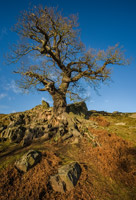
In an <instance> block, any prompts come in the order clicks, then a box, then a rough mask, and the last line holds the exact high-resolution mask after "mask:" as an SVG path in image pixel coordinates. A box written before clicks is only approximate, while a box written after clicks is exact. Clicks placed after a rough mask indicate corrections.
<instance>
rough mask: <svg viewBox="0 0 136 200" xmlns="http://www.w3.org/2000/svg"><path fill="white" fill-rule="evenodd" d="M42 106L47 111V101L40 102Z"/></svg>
mask: <svg viewBox="0 0 136 200" xmlns="http://www.w3.org/2000/svg"><path fill="white" fill-rule="evenodd" d="M42 106H43V107H44V108H45V109H47V108H49V107H50V105H49V103H48V102H47V101H44V100H42Z"/></svg>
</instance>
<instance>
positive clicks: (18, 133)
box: [1, 126, 25, 143]
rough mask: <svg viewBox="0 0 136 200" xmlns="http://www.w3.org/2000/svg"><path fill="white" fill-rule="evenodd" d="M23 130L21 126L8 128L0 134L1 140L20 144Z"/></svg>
mask: <svg viewBox="0 0 136 200" xmlns="http://www.w3.org/2000/svg"><path fill="white" fill-rule="evenodd" d="M24 133H25V128H24V127H22V126H15V127H9V128H7V129H5V130H4V131H3V132H2V133H1V137H2V138H7V139H9V140H10V141H11V142H17V143H18V142H20V141H21V140H22V138H23V137H24Z"/></svg>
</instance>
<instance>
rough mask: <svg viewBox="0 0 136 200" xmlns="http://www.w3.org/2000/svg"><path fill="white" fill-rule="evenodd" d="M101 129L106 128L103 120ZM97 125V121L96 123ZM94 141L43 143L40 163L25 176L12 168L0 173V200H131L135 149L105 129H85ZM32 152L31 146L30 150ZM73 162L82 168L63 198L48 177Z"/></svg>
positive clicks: (135, 180)
mask: <svg viewBox="0 0 136 200" xmlns="http://www.w3.org/2000/svg"><path fill="white" fill-rule="evenodd" d="M103 120H104V122H103V123H102V120H99V121H101V125H104V126H107V125H109V123H108V122H106V119H103ZM96 121H98V119H96ZM88 130H89V132H90V133H91V134H92V135H93V136H94V141H95V143H93V142H92V141H89V140H88V138H86V137H83V138H82V139H80V140H79V142H78V143H77V144H68V143H65V142H63V143H59V144H56V143H55V142H53V141H50V142H45V143H43V144H42V145H43V147H44V148H42V160H41V162H40V163H38V164H37V165H36V166H35V167H34V168H32V169H30V170H29V171H28V172H27V173H21V172H19V171H18V170H17V169H16V168H15V167H14V164H11V165H10V166H8V167H6V169H4V170H2V171H1V172H0V199H1V200H15V199H16V200H45V199H46V200H65V199H67V200H135V199H136V147H135V146H134V145H133V143H131V142H130V141H127V140H124V139H122V138H121V137H119V136H117V135H116V134H115V133H113V132H112V133H111V132H109V131H108V130H106V129H103V128H101V127H99V128H96V129H94V128H92V127H89V128H88ZM30 148H34V146H30ZM71 160H73V161H77V162H78V163H79V164H80V165H81V168H82V173H81V176H80V179H79V181H78V183H77V185H76V186H75V188H74V189H73V190H72V191H70V192H66V193H64V194H61V193H58V192H55V191H53V190H52V188H51V186H50V183H49V177H50V176H51V175H54V174H56V173H57V169H58V167H59V166H61V165H62V164H66V163H67V162H69V161H71Z"/></svg>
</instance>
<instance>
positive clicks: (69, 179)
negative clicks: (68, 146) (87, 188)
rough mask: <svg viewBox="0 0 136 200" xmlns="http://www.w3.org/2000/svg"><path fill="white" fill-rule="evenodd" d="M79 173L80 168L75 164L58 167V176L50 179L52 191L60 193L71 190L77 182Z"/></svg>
mask: <svg viewBox="0 0 136 200" xmlns="http://www.w3.org/2000/svg"><path fill="white" fill-rule="evenodd" d="M81 171H82V170H81V167H80V165H79V164H78V163H77V162H72V163H70V164H67V165H64V166H62V167H60V168H59V169H58V174H56V175H54V176H51V177H50V184H51V186H52V188H53V190H55V191H57V192H61V193H64V192H66V191H70V190H72V189H73V188H74V187H75V186H76V184H77V182H78V179H79V177H80V175H81Z"/></svg>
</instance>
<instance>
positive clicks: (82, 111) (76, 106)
mask: <svg viewBox="0 0 136 200" xmlns="http://www.w3.org/2000/svg"><path fill="white" fill-rule="evenodd" d="M67 112H68V113H70V112H72V113H74V114H76V115H81V116H86V114H87V112H88V109H87V106H86V103H85V102H84V101H81V102H77V103H73V104H70V105H68V106H67Z"/></svg>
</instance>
